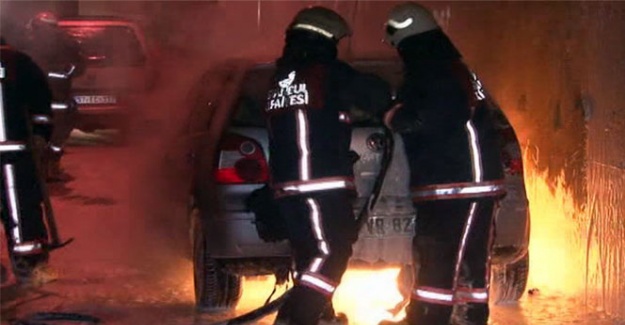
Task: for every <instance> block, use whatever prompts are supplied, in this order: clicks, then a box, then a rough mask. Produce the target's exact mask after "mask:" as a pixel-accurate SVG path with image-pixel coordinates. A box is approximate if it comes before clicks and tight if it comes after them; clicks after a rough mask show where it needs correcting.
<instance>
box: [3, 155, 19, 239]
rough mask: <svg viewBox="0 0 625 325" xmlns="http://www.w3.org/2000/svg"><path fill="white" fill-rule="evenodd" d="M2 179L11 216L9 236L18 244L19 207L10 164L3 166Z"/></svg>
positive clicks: (13, 169)
mask: <svg viewBox="0 0 625 325" xmlns="http://www.w3.org/2000/svg"><path fill="white" fill-rule="evenodd" d="M4 175H5V177H4V179H5V186H6V188H5V190H6V192H7V197H8V202H7V203H8V204H7V206H8V208H9V214H10V215H11V220H12V221H13V229H12V231H11V235H13V241H14V243H15V244H16V245H17V244H20V243H21V242H22V235H21V229H20V228H21V226H20V206H19V201H18V199H17V191H16V188H15V168H14V166H13V165H11V164H6V165H4Z"/></svg>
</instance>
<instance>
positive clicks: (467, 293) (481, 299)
mask: <svg viewBox="0 0 625 325" xmlns="http://www.w3.org/2000/svg"><path fill="white" fill-rule="evenodd" d="M455 301H456V302H473V303H488V290H486V289H484V288H464V287H459V288H458V290H457V291H456V296H455Z"/></svg>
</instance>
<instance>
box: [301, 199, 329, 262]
mask: <svg viewBox="0 0 625 325" xmlns="http://www.w3.org/2000/svg"><path fill="white" fill-rule="evenodd" d="M306 203H307V204H308V207H309V209H310V222H311V226H312V230H313V233H314V236H315V239H316V240H317V248H318V249H319V253H320V254H319V255H317V256H316V257H315V258H313V260H312V262H311V263H310V267H309V269H308V271H309V272H311V273H317V272H319V270H320V269H321V267H322V266H323V263H324V262H325V261H326V259H327V258H328V255H330V247H329V245H328V242H327V241H326V239H325V234H324V231H323V224H322V220H321V218H322V216H321V211H320V208H319V203H317V201H316V200H314V199H310V198H309V199H307V200H306Z"/></svg>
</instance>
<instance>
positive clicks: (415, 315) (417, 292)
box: [407, 198, 497, 325]
mask: <svg viewBox="0 0 625 325" xmlns="http://www.w3.org/2000/svg"><path fill="white" fill-rule="evenodd" d="M416 207H417V220H416V233H415V237H414V239H413V251H414V253H415V254H414V255H415V259H416V261H415V265H416V266H417V269H416V270H415V271H416V274H417V278H416V281H415V284H414V288H413V291H412V293H411V301H410V304H409V306H408V308H407V320H408V322H409V324H415V325H421V324H427V325H448V324H450V323H451V324H462V325H464V324H471V325H485V324H486V323H487V320H488V316H489V309H488V288H489V278H490V254H491V250H492V245H493V239H494V231H495V220H494V215H495V213H496V211H495V209H496V207H497V200H496V199H494V198H480V199H450V200H436V201H427V202H420V203H418V204H417V205H416ZM452 313H453V319H454V321H453V322H452V321H451V319H452Z"/></svg>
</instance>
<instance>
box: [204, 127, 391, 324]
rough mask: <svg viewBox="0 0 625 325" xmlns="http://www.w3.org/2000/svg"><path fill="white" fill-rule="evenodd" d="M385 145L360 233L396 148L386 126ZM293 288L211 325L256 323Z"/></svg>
mask: <svg viewBox="0 0 625 325" xmlns="http://www.w3.org/2000/svg"><path fill="white" fill-rule="evenodd" d="M384 141H385V143H384V146H383V152H382V161H381V163H380V170H379V172H378V175H377V176H376V179H375V182H374V184H373V188H372V189H371V194H370V195H369V196H368V198H367V200H366V202H365V204H364V205H363V207H362V208H361V209H360V212H359V213H358V215H357V216H356V225H357V228H358V233H360V230H361V229H362V226H363V225H364V224H365V223H366V222H367V220H368V219H369V216H370V215H371V211H373V208H374V207H375V204H376V203H377V201H378V199H379V197H380V193H381V192H382V185H384V178H385V177H386V172H387V171H388V168H389V166H390V165H391V162H392V160H393V151H394V148H395V141H394V138H393V132H392V131H391V130H389V129H388V128H386V127H384ZM291 290H293V287H291V288H289V289H288V290H287V291H285V292H284V293H283V294H282V295H281V296H280V297H278V298H276V299H274V300H272V301H271V302H268V303H266V304H264V305H262V306H260V307H258V308H256V309H254V310H252V311H249V312H247V313H245V314H243V315H240V316H237V317H234V318H230V319H227V320H223V321H219V322H216V323H212V324H210V325H242V324H254V323H255V322H257V321H258V320H260V319H262V318H264V317H266V316H268V315H269V314H272V313H274V312H276V311H278V309H279V308H280V306H282V304H283V303H284V302H285V301H286V299H287V298H288V297H289V294H290V293H291Z"/></svg>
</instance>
